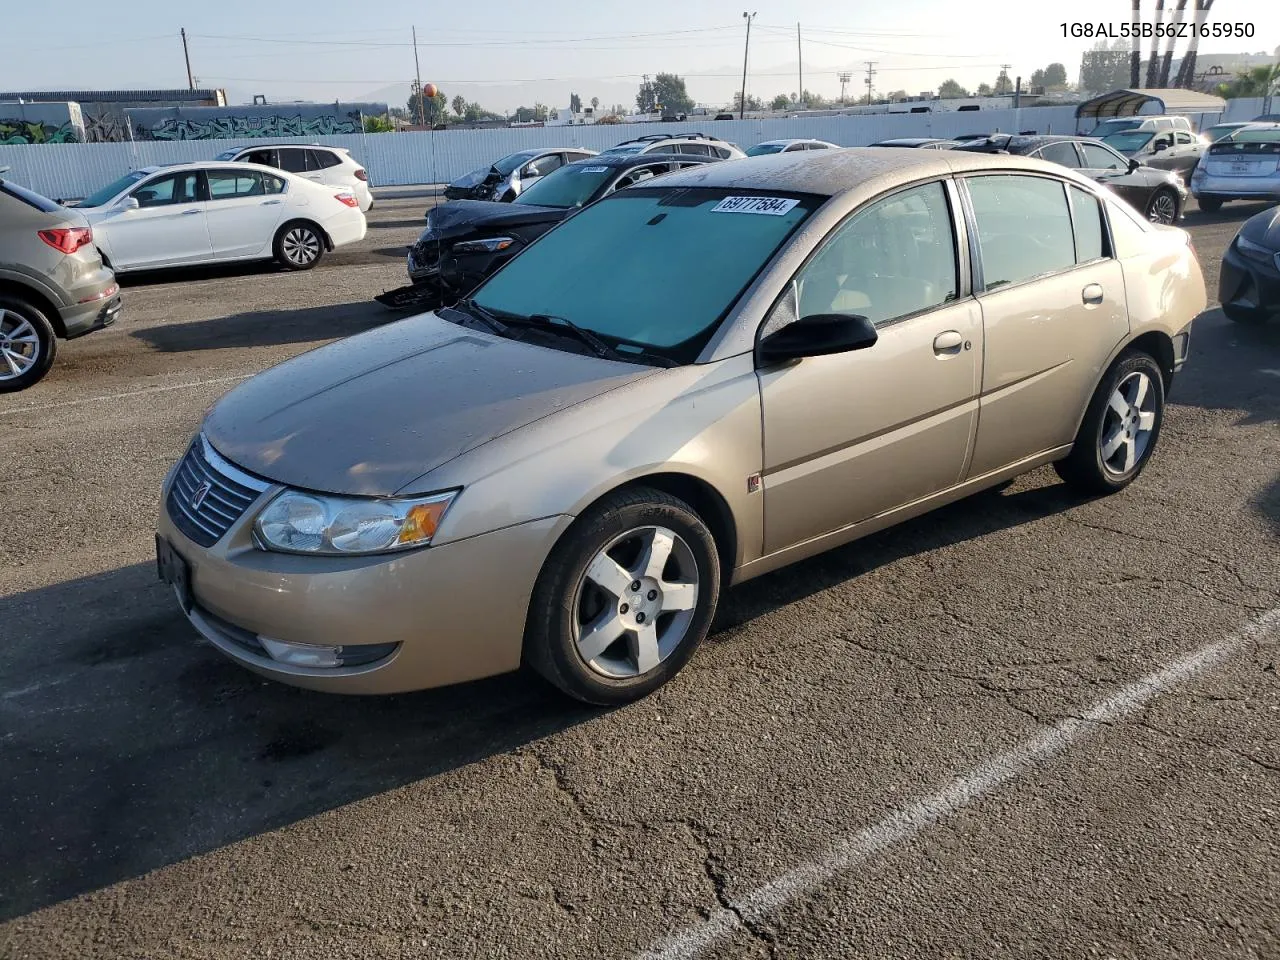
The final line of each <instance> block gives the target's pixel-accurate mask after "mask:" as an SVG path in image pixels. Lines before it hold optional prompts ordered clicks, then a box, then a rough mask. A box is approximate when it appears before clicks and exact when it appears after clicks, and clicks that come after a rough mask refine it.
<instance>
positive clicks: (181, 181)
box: [130, 171, 200, 207]
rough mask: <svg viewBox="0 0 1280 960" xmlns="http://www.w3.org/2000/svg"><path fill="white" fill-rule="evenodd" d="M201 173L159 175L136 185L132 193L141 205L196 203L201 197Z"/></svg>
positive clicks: (156, 205)
mask: <svg viewBox="0 0 1280 960" xmlns="http://www.w3.org/2000/svg"><path fill="white" fill-rule="evenodd" d="M199 180H200V175H199V174H198V173H196V172H195V171H191V172H190V173H171V174H169V175H168V176H165V177H157V178H156V179H154V180H149V181H147V182H146V183H143V184H140V185H139V186H137V187H135V188H134V190H133V192H132V193H131V194H130V196H132V197H133V198H134V199H135V200H137V201H138V206H140V207H163V206H167V205H169V204H175V203H194V202H195V201H196V200H198V199H199V196H198V187H197V184H198V183H199Z"/></svg>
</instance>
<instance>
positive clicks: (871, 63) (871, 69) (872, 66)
mask: <svg viewBox="0 0 1280 960" xmlns="http://www.w3.org/2000/svg"><path fill="white" fill-rule="evenodd" d="M864 62H865V63H866V65H867V79H866V84H867V106H868V107H869V106H871V85H872V83H873V82H874V81H873V80H872V78H873V77H875V75H876V63H877V61H875V60H866V61H864Z"/></svg>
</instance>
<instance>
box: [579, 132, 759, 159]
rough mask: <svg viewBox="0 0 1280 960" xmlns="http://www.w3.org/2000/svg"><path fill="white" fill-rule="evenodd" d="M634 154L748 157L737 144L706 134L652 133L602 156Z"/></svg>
mask: <svg viewBox="0 0 1280 960" xmlns="http://www.w3.org/2000/svg"><path fill="white" fill-rule="evenodd" d="M634 153H676V154H681V155H683V156H690V157H711V158H712V159H715V158H717V157H719V158H720V159H721V160H741V159H742V158H743V157H745V156H746V154H745V153H743V152H742V150H741V149H740V148H739V147H738V146H737V144H733V143H726V142H725V141H723V140H719V139H717V138H715V137H709V136H707V135H706V134H705V133H651V134H649V135H647V136H644V137H636V138H635V139H634V140H624V141H623V142H622V143H620V144H618V145H617V146H616V147H610V148H609V149H608V150H605V151H603V154H602V155H609V156H615V157H616V156H618V155H620V154H622V155H626V154H634Z"/></svg>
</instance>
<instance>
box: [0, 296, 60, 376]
mask: <svg viewBox="0 0 1280 960" xmlns="http://www.w3.org/2000/svg"><path fill="white" fill-rule="evenodd" d="M57 354H58V338H57V336H56V335H55V334H54V332H53V324H51V323H50V322H49V318H48V317H46V316H45V315H44V312H43V311H42V310H40V308H38V307H37V306H35V304H33V303H30V302H29V301H27V300H23V299H21V298H19V297H14V296H9V295H7V294H5V295H0V393H16V392H18V391H19V390H25V389H27V387H30V386H34V385H35V384H36V383H38V382H40V380H42V379H43V378H44V375H45V374H46V373H48V372H49V368H50V367H52V366H53V359H54V357H56V356H57Z"/></svg>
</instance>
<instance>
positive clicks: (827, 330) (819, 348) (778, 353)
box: [756, 313, 879, 364]
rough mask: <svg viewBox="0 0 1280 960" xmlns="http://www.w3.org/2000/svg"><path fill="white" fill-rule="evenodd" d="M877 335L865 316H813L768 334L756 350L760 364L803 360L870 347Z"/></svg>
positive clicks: (841, 314) (802, 318)
mask: <svg viewBox="0 0 1280 960" xmlns="http://www.w3.org/2000/svg"><path fill="white" fill-rule="evenodd" d="M877 339H879V335H878V334H877V333H876V328H875V326H874V325H873V324H872V323H871V321H870V320H868V319H867V318H866V317H862V316H857V315H849V314H844V313H815V314H810V315H809V316H807V317H801V318H800V319H799V320H797V321H795V322H794V323H790V324H787V326H785V327H783V328H782V329H781V330H778V331H775V332H774V333H771V334H769V335H768V336H766V337H765V338H764V339H763V340H761V341H760V344H759V346H758V347H757V348H756V357H757V360H758V361H759V363H761V364H772V363H782V362H783V361H786V360H799V359H801V358H803V357H821V356H826V355H827V354H831V353H848V352H849V351H851V350H865V349H866V348H867V347H870V346H872V345H873V344H874V343H875V342H876V340H877Z"/></svg>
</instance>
